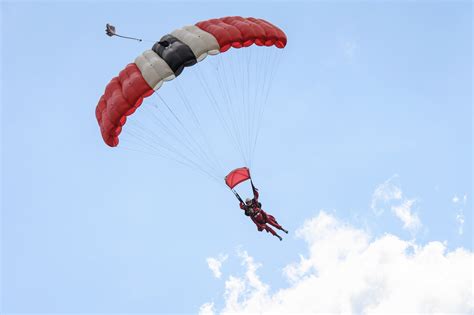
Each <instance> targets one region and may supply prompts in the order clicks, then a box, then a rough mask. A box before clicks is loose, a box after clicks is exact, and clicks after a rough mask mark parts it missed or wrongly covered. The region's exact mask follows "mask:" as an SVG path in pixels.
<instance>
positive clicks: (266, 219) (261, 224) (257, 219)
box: [240, 185, 284, 236]
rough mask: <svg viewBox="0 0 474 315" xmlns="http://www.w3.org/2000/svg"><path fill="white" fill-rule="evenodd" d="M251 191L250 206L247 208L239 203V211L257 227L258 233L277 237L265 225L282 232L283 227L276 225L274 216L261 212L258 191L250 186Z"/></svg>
mask: <svg viewBox="0 0 474 315" xmlns="http://www.w3.org/2000/svg"><path fill="white" fill-rule="evenodd" d="M252 190H253V199H252V205H251V206H247V205H246V204H245V203H243V202H240V209H242V210H244V211H245V215H247V216H249V217H250V218H251V219H252V221H253V223H255V225H256V226H257V230H258V231H260V232H261V231H263V230H265V231H267V233H271V234H272V235H274V236H275V235H277V234H276V232H275V231H274V230H273V229H272V228H271V227H269V226H268V225H267V223H268V224H270V225H272V226H274V227H276V228H277V229H278V230H281V231H284V229H283V227H282V226H281V225H280V224H278V222H277V220H276V219H275V217H274V216H272V215H270V214H267V213H266V212H265V211H263V210H262V208H261V207H262V204H261V203H260V202H258V191H257V189H256V188H255V187H253V185H252Z"/></svg>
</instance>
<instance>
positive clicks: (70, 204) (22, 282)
mask: <svg viewBox="0 0 474 315" xmlns="http://www.w3.org/2000/svg"><path fill="white" fill-rule="evenodd" d="M1 14H2V17H1V40H2V41H1V60H2V65H1V69H2V70H1V74H2V77H1V86H2V90H1V91H2V93H1V95H2V99H1V104H2V111H1V118H2V120H1V126H2V128H1V133H2V146H1V153H2V154H1V156H2V157H1V159H2V173H1V174H2V175H1V176H2V182H1V187H2V189H1V191H2V195H1V198H2V208H1V209H2V213H1V214H2V215H1V220H2V225H1V236H2V242H1V244H2V252H1V258H2V259H1V264H2V269H1V270H2V273H1V284H2V285H1V297H2V299H1V308H0V309H1V311H2V312H3V313H20V312H21V313H41V312H42V313H53V312H60V313H66V312H82V313H102V312H112V313H116V312H121V313H141V312H148V313H170V312H181V313H182V312H185V313H196V312H198V311H199V310H201V311H202V312H205V311H210V310H214V311H217V312H219V311H226V310H227V311H229V310H230V311H232V310H234V311H251V310H253V311H255V310H258V311H260V310H261V309H259V308H258V307H262V305H266V307H270V306H271V305H273V306H275V305H283V304H284V303H283V302H282V301H287V300H285V298H284V294H280V293H282V292H300V294H299V296H304V297H307V299H306V301H308V300H331V298H330V297H329V296H327V297H325V296H324V293H325V292H332V291H331V290H330V288H328V287H324V286H322V285H321V282H314V283H317V284H314V283H313V284H314V286H313V287H311V285H308V286H306V289H305V288H302V287H303V286H299V284H302V283H303V282H302V281H306V280H305V279H308V277H309V278H311V279H318V275H321V274H323V273H322V271H324V270H329V269H324V268H328V267H327V266H328V265H325V264H320V262H321V259H322V260H324V257H332V256H331V253H330V252H331V250H330V248H344V250H349V251H350V250H352V248H359V247H358V246H362V245H363V244H366V245H367V246H366V247H364V248H372V247H371V246H372V245H373V244H375V243H376V242H377V240H382V241H384V240H387V239H386V238H384V237H386V236H387V235H391V236H394V237H395V238H396V239H398V240H399V241H400V243H397V244H408V243H410V244H416V246H418V247H416V246H415V248H418V250H419V251H417V250H416V249H414V252H415V254H413V255H414V256H409V255H408V254H407V255H408V256H404V255H405V253H404V252H403V251H402V253H398V254H399V255H400V256H396V257H403V258H404V259H406V260H407V261H408V260H410V259H412V258H410V257H415V258H416V257H418V256H416V255H417V253H422V252H423V249H426V248H428V249H429V248H432V247H429V244H433V242H435V244H438V245H437V246H438V247H437V248H439V246H441V247H443V248H444V250H442V251H441V252H437V255H438V256H436V257H442V258H443V259H441V260H443V261H444V263H443V267H442V268H441V267H440V269H436V266H437V265H436V264H431V265H429V266H434V267H433V274H440V270H442V271H443V272H445V273H444V274H445V275H446V274H447V275H451V274H450V272H453V279H459V282H456V281H452V282H449V281H448V282H449V285H447V287H448V288H450V289H452V291H453V292H456V290H461V292H464V293H466V290H464V291H463V288H465V285H466V281H468V284H470V286H467V288H470V295H469V294H468V293H466V294H467V298H466V299H465V300H461V301H457V300H456V301H454V300H453V301H454V302H452V303H451V304H449V303H448V304H443V305H441V306H439V307H438V308H436V307H435V308H433V309H432V310H442V311H443V310H457V311H460V312H467V311H472V310H473V306H472V302H470V303H471V304H469V302H466V301H469V300H471V297H472V270H471V268H466V266H467V267H469V266H472V261H473V259H472V245H473V237H472V213H473V212H472V201H471V200H472V69H473V67H472V4H471V3H470V2H468V1H465V2H436V3H428V2H395V1H393V2H383V3H373V2H357V3H350V2H337V3H329V2H320V3H310V2H291V3H290V2H288V3H286V2H275V3H271V2H260V3H253V2H252V3H250V2H242V3H237V2H229V3H217V2H206V3H204V2H203V3H199V2H183V3H174V2H173V3H171V2H163V3H157V2H133V3H132V2H103V3H95V2H76V3H62V2H12V1H3V2H2V3H1ZM227 15H241V16H255V17H260V18H264V19H267V20H269V21H271V22H272V23H274V24H275V25H278V26H279V27H280V28H281V29H283V30H284V31H285V33H286V34H287V36H288V45H287V47H286V48H285V51H284V52H283V54H282V58H281V62H280V68H279V72H278V74H277V76H275V78H274V80H275V81H274V83H273V87H272V92H271V93H270V97H269V103H268V110H267V111H266V112H265V116H264V118H263V120H262V131H261V134H260V138H259V144H258V148H257V151H256V154H255V158H254V161H253V168H252V173H253V176H254V181H255V183H256V185H257V186H258V187H259V188H260V193H261V200H262V202H263V204H264V209H265V210H266V211H267V212H269V213H272V214H273V215H275V216H276V218H277V219H278V221H279V222H280V223H282V224H283V225H284V226H285V227H286V228H287V229H288V230H289V231H290V233H289V235H287V236H286V235H285V239H284V241H283V242H279V241H278V240H277V239H276V238H274V237H272V236H271V235H269V234H267V233H259V232H257V231H256V229H255V226H254V225H253V223H251V222H250V221H249V220H248V218H247V217H245V216H244V215H242V213H241V210H240V209H239V208H238V205H237V203H236V200H235V199H234V197H233V196H232V194H231V193H229V192H228V191H226V189H224V186H222V185H221V186H218V185H216V184H215V183H214V182H213V181H211V180H209V178H207V177H206V176H203V175H201V174H199V173H196V172H193V171H190V170H189V169H188V168H185V167H183V166H180V165H178V164H176V163H173V162H171V161H168V160H163V159H160V158H157V157H151V156H148V155H145V154H140V153H136V152H129V151H124V150H115V149H111V148H109V147H107V146H106V145H105V144H104V143H103V141H102V138H101V136H100V132H99V129H98V126H97V121H96V118H95V106H96V105H97V101H98V99H99V97H100V96H101V95H102V93H103V91H104V88H105V85H106V84H107V83H108V82H109V81H110V79H111V78H112V77H113V76H115V75H116V74H117V73H118V72H119V71H120V70H121V69H122V68H123V67H124V66H125V65H126V64H127V63H128V62H131V61H133V60H134V58H135V57H136V56H137V55H138V54H140V53H141V52H142V51H144V50H145V49H148V48H149V47H150V46H151V44H150V43H141V44H137V43H134V42H128V41H123V40H119V39H116V38H113V39H111V38H108V37H106V36H105V35H104V25H105V23H107V22H109V23H113V24H114V25H116V26H117V27H118V28H119V30H123V33H124V34H130V35H137V36H141V37H143V38H148V39H155V38H156V39H159V37H161V36H162V35H164V34H166V33H168V32H170V31H172V30H174V29H176V28H178V27H181V26H183V25H187V24H194V23H195V22H197V21H201V20H205V19H209V18H213V17H222V16H227ZM219 57H220V56H217V57H214V58H219ZM206 61H207V60H204V61H203V62H206ZM188 70H189V71H191V70H192V69H186V70H185V71H188ZM178 79H179V78H178ZM169 84H170V85H171V84H173V82H171V83H169ZM146 104H147V103H146V101H145V103H144V105H143V106H146ZM203 114H204V115H205V114H206V113H203ZM216 138H217V139H216V141H217V142H219V141H222V142H223V143H224V142H226V141H227V140H226V139H225V137H224V136H223V135H219V134H217V135H216ZM235 166H240V165H232V167H235ZM349 230H350V231H352V232H353V231H358V232H357V233H356V234H357V235H361V234H363V235H366V238H367V240H365V238H364V237H362V238H363V239H364V240H365V241H360V242H355V240H359V238H358V237H348V238H347V239H345V238H344V237H342V235H346V234H345V232H347V231H349ZM296 231H299V232H296ZM352 232H350V233H349V232H348V234H347V235H349V236H350V235H352V234H351V233H352ZM321 235H324V237H323V236H321ZM338 235H341V238H338ZM391 240H392V239H391ZM323 241H324V242H326V243H324V242H323ZM323 243H324V244H330V245H328V246H326V247H325V246H319V245H320V244H323ZM331 244H332V245H331ZM361 244H362V245H361ZM383 244H385V243H383ZM390 244H393V243H390ZM352 245H354V246H352ZM382 247H384V246H382ZM387 247H389V246H387ZM402 247H403V246H402ZM315 248H316V249H317V251H313V249H315ZM376 248H378V247H376ZM384 248H385V247H384ZM397 248H398V247H397ZM459 250H461V252H459ZM361 252H362V253H365V251H364V250H361ZM361 252H358V253H361ZM450 253H451V255H450ZM456 253H457V254H456ZM460 253H461V254H462V255H464V256H465V257H467V258H466V259H461V261H462V262H461V263H459V264H458V263H457V262H458V261H456V262H455V261H453V259H455V258H453V257H458V256H456V255H461V254H460ZM319 255H320V256H319ZM462 255H461V256H462ZM464 256H463V257H464ZM225 257H227V258H226V259H224V258H225ZM301 257H306V258H307V260H306V266H309V265H311V262H313V263H314V264H313V265H311V266H312V269H311V268H309V267H308V268H307V267H304V266H305V260H304V259H302V258H301ZM321 257H323V258H321ZM348 257H353V256H351V255H349V256H348ZM361 257H362V256H361ZM364 257H365V256H364ZM370 257H371V256H370ZM387 257H392V256H387ZM407 257H408V258H407ZM415 258H413V259H415ZM340 259H343V258H340ZM347 259H349V258H347ZM441 260H440V261H441ZM219 261H222V267H219ZM397 261H398V260H392V262H393V264H392V266H395V267H396V266H399V265H400V264H401V262H400V264H398V263H397ZM410 261H411V260H410ZM416 261H418V260H416V259H415V260H413V261H412V262H416ZM420 261H424V262H425V263H426V261H425V260H423V259H421V260H420ZM428 261H430V260H428ZM466 262H467V264H466ZM216 264H217V265H216ZM258 265H260V267H259V268H258V276H257V278H258V279H257V280H258V281H257V282H255V281H256V280H255V277H253V276H255V275H256V273H255V272H256V271H255V270H256V266H258ZM349 265H351V264H350V263H349V262H348V264H347V266H349ZM352 265H354V266H358V265H357V264H356V263H354V264H352ZM352 265H351V266H352ZM288 266H293V267H291V268H293V269H291V268H290V267H288ZM295 266H296V267H295ZM420 266H423V264H422V263H420ZM451 267H452V268H451ZM295 268H296V269H295ZM341 268H342V269H340V270H345V269H344V268H343V267H341ZM443 268H444V269H443ZM213 270H214V272H216V271H221V272H222V275H219V272H217V274H215V273H213ZM289 270H293V273H292V271H289ZM294 270H299V271H298V272H296V273H297V274H299V275H303V274H305V273H306V274H307V273H309V276H308V274H307V276H308V277H307V278H304V277H302V278H298V280H296V282H295V280H294V279H293V281H290V280H291V279H292V278H291V274H293V275H294V274H295V271H294ZM353 270H354V272H355V273H357V272H358V270H360V268H357V267H354V269H353ZM420 270H422V269H420ZM455 270H465V271H466V273H464V274H463V275H462V277H459V276H455ZM327 274H330V275H331V274H333V273H331V272H328V273H327ZM340 274H344V272H340ZM216 275H217V276H220V277H217V276H216ZM414 277H416V273H414ZM447 277H448V278H449V276H447ZM236 279H241V280H242V281H241V282H239V281H237V280H236ZM328 279H330V278H328ZM463 279H464V280H463ZM466 279H467V280H466ZM315 281H316V280H315ZM351 281H352V282H351ZM407 281H408V280H407ZM440 281H441V280H440ZM443 281H444V280H443ZM463 281H464V282H463ZM236 283H237V284H239V285H242V286H241V287H239V286H238V285H237V287H239V288H243V287H246V285H247V287H246V288H247V289H248V290H247V289H246V290H243V289H242V290H240V289H236V286H235V284H236ZM328 283H329V284H330V285H332V288H337V287H338V286H339V285H340V284H341V283H344V286H345V287H351V288H352V287H357V285H356V283H359V282H358V280H357V279H353V278H345V279H338V281H329V282H328ZM441 283H445V282H441ZM459 283H460V284H459ZM263 284H264V285H263ZM458 284H459V285H458ZM233 285H234V286H233ZM316 287H318V288H320V287H323V288H325V289H326V290H321V291H315V290H313V289H312V288H316ZM407 287H409V285H407ZM432 287H436V285H434V286H432ZM293 289H294V290H301V291H291V290H293ZM239 290H240V291H239ZM262 290H263V291H262ZM256 292H257V293H258V292H260V293H261V292H264V293H265V294H263V295H262V296H263V297H262V299H263V300H264V301H266V302H265V303H267V304H265V303H263V302H262V303H260V304H259V303H257V302H255V301H254V300H251V298H249V297H248V294H249V293H250V294H251V295H252V294H253V297H255V296H257V297H259V296H260V295H258V294H254V293H256ZM314 292H320V293H321V295H322V296H323V298H321V295H319V296H318V297H317V298H314V299H311V297H312V294H313V293H314ZM232 294H234V295H232ZM328 294H329V293H328ZM361 294H362V293H361ZM439 294H440V293H439V292H438V291H436V292H434V293H433V299H435V298H438V297H439V296H438V295H439ZM362 295H363V294H362ZM236 296H237V297H238V298H236ZM357 296H360V295H357ZM443 296H444V295H443ZM419 298H420V299H419V301H422V300H423V296H420V297H419ZM338 299H341V296H340V295H338ZM263 300H262V301H263ZM348 300H349V299H348ZM252 301H254V302H255V303H253V302H252ZM275 301H277V302H275ZM278 301H280V302H281V303H280V302H278ZM335 301H340V300H337V299H336V300H335ZM363 301H365V300H363ZM401 301H404V299H403V298H401ZM471 301H472V300H471ZM250 302H252V303H250ZM272 303H273V304H272ZM278 303H280V304H278ZM315 303H316V302H315ZM361 303H362V302H361ZM335 304H338V305H344V303H342V304H341V303H335ZM369 304H370V303H369ZM398 304H403V303H398ZM415 304H416V303H415ZM415 304H414V305H415ZM256 305H257V306H256ZM285 305H287V306H288V307H287V308H286V310H289V311H295V310H296V308H292V306H291V305H295V304H291V303H288V304H285ZM300 305H301V303H300ZM357 305H359V304H357ZM360 305H365V304H364V303H362V304H360ZM360 305H359V306H360ZM371 305H372V304H371ZM377 305H381V304H377ZM387 305H388V304H387ZM408 305H411V304H408ZM446 305H447V306H446ZM453 305H454V306H453ZM275 307H276V306H275ZM308 307H309V308H307V309H305V310H315V309H318V310H325V311H336V312H337V311H338V310H339V311H340V309H334V308H330V307H329V306H327V307H326V306H325V307H326V308H324V307H322V308H317V307H316V306H314V305H312V306H311V305H309V306H308ZM311 307H314V308H311ZM443 307H444V308H443ZM364 309H365V308H357V307H355V306H354V305H352V306H350V308H349V310H352V311H353V312H357V311H362V310H364ZM389 309H390V308H389ZM414 309H415V310H418V311H419V309H416V308H414ZM276 310H281V309H278V308H276ZM365 310H366V309H365ZM379 310H380V309H379ZM412 310H413V309H412Z"/></svg>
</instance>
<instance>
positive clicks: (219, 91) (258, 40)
mask: <svg viewBox="0 0 474 315" xmlns="http://www.w3.org/2000/svg"><path fill="white" fill-rule="evenodd" d="M107 34H108V35H109V36H114V35H117V34H116V33H115V28H114V27H113V26H111V25H108V26H107ZM118 36H120V35H118ZM286 43H287V38H286V35H285V33H284V32H283V31H282V30H281V29H280V28H278V27H277V26H275V25H273V24H271V23H270V22H267V21H265V20H263V19H257V18H252V17H248V18H243V17H238V16H232V17H224V18H218V19H211V20H207V21H202V22H198V23H196V24H195V25H189V26H184V27H182V28H178V29H176V30H174V31H173V32H171V33H169V34H167V35H164V36H163V37H162V38H161V39H160V40H159V41H158V42H156V43H155V44H154V45H153V47H152V48H151V49H148V50H145V51H144V52H143V53H142V54H141V55H139V56H138V57H136V59H135V61H134V62H133V63H129V64H128V65H127V66H126V67H125V68H124V69H123V70H122V71H121V72H120V73H119V75H118V76H117V77H114V78H113V79H112V80H111V81H110V83H109V84H108V85H107V86H106V88H105V92H104V94H103V95H102V96H101V97H100V99H99V102H98V104H97V107H96V118H97V121H98V123H99V127H100V131H101V134H102V138H103V140H104V142H105V143H106V144H107V145H109V146H111V147H116V146H118V144H119V136H120V135H121V133H122V130H124V131H126V130H127V129H128V124H127V126H126V127H124V125H125V124H126V122H127V118H128V117H129V116H131V115H132V114H134V113H135V112H136V111H137V109H138V108H139V107H140V105H142V103H143V100H144V99H145V98H147V97H149V96H151V95H152V94H154V92H156V91H157V90H159V89H160V88H161V87H162V86H163V83H164V82H166V81H171V80H173V79H175V78H177V77H178V76H179V75H181V73H182V72H183V70H184V68H186V67H190V66H193V65H196V64H198V63H200V62H201V61H203V60H204V59H205V58H206V57H207V56H208V55H217V54H220V53H223V52H226V51H229V49H230V48H231V47H233V48H247V47H249V48H248V50H249V52H248V53H246V54H241V53H238V54H237V53H235V54H233V55H232V56H230V57H229V58H228V59H226V60H221V59H224V58H222V57H218V58H216V59H218V60H217V61H216V62H215V63H213V64H211V65H210V66H209V68H208V69H207V71H208V72H210V73H211V74H208V73H206V71H205V70H202V69H204V68H200V69H196V70H193V71H194V73H193V74H194V75H195V78H194V79H192V80H191V79H189V78H187V79H186V80H190V82H191V83H189V84H186V82H184V81H186V80H184V79H183V81H182V84H183V85H181V83H174V84H176V89H177V92H178V93H175V94H172V93H171V92H170V93H171V95H165V94H166V93H167V92H165V91H161V90H160V92H159V93H155V95H156V94H158V95H157V100H158V102H161V103H162V104H159V105H158V104H156V103H152V104H151V105H150V106H148V104H146V106H145V105H144V106H142V108H144V107H147V110H150V113H149V115H145V117H144V118H142V119H143V120H142V121H140V120H139V119H138V118H137V123H136V125H135V126H134V127H130V130H129V131H130V134H131V138H132V139H133V140H135V142H134V143H135V144H137V145H138V148H139V150H141V151H146V152H149V153H157V154H159V155H162V156H165V157H169V158H171V159H174V160H176V161H178V162H180V163H183V164H186V165H188V166H191V167H193V168H197V169H199V170H201V171H203V172H205V173H206V174H208V175H211V176H212V177H217V178H219V177H220V178H222V177H221V175H222V173H220V172H219V171H218V169H219V168H220V167H221V165H219V166H218V164H221V160H222V159H221V158H219V157H216V156H215V155H214V153H213V152H211V151H213V150H212V147H216V146H215V145H214V144H213V143H212V142H211V141H209V138H212V137H209V133H211V134H212V135H214V136H216V135H218V136H220V134H219V131H215V130H212V131H211V132H209V131H208V130H206V128H207V127H208V126H211V125H212V123H213V122H214V121H218V122H219V123H220V124H221V126H222V129H221V130H223V131H225V133H227V136H229V139H230V141H229V142H231V143H233V144H234V148H235V149H236V150H238V151H239V152H240V155H241V157H242V160H243V163H244V164H245V165H247V166H248V165H249V164H250V163H251V159H252V156H253V154H254V150H255V146H256V142H257V137H258V131H259V128H260V125H259V123H260V120H261V116H262V114H263V109H264V105H265V103H266V102H267V99H268V94H269V90H270V86H271V80H272V78H273V74H274V70H275V68H276V66H277V64H278V60H279V58H278V56H279V54H278V53H275V52H273V51H274V50H273V49H272V50H271V51H272V52H269V49H257V50H262V52H260V51H259V52H257V51H256V50H255V49H254V48H252V47H255V46H253V44H255V45H256V46H261V47H276V48H284V47H285V46H286ZM251 46H252V47H251ZM264 50H265V51H264ZM277 50H278V49H277ZM263 51H264V52H263ZM240 54H241V55H242V56H241V57H239V56H238V55H240ZM226 55H227V54H226ZM239 58H240V59H239ZM212 59H213V58H212ZM180 80H181V78H180V79H179V80H176V81H180ZM198 83H199V84H200V86H199V87H196V86H197V85H198ZM193 89H194V90H196V91H197V92H196V93H203V95H205V97H204V96H202V95H192V94H191V91H192V90H193ZM162 92H163V93H162ZM176 94H177V95H178V97H176ZM205 106H212V111H206V109H205ZM140 111H142V109H141V110H140ZM200 111H203V112H205V114H202V113H200ZM137 112H138V111H137ZM211 112H213V113H215V115H216V118H213V119H212V120H211V123H204V122H203V121H202V119H203V116H205V117H204V118H206V117H207V116H209V113H211ZM134 116H135V115H133V117H134ZM148 119H150V120H151V119H153V123H150V124H149V125H147V122H146V121H147V120H148ZM129 120H130V121H131V120H132V119H129ZM209 128H211V127H209ZM198 129H199V130H198ZM222 133H223V134H224V132H222ZM120 138H121V139H122V136H120ZM140 146H141V147H140ZM135 148H136V147H135ZM234 163H238V162H234ZM236 176H237V174H236Z"/></svg>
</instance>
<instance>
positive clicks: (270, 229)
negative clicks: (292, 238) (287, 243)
mask: <svg viewBox="0 0 474 315" xmlns="http://www.w3.org/2000/svg"><path fill="white" fill-rule="evenodd" d="M265 231H267V233H271V234H272V235H273V236H276V237H278V238H279V239H280V241H282V240H283V239H282V238H281V236H280V235H278V234H277V233H276V232H275V231H274V230H273V229H272V228H271V227H269V226H268V225H266V224H265Z"/></svg>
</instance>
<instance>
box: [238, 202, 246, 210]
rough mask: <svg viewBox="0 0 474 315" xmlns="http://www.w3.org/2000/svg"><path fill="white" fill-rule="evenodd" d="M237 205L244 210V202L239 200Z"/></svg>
mask: <svg viewBox="0 0 474 315" xmlns="http://www.w3.org/2000/svg"><path fill="white" fill-rule="evenodd" d="M239 206H240V209H242V210H245V204H244V203H243V202H242V201H241V202H240V204H239Z"/></svg>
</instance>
